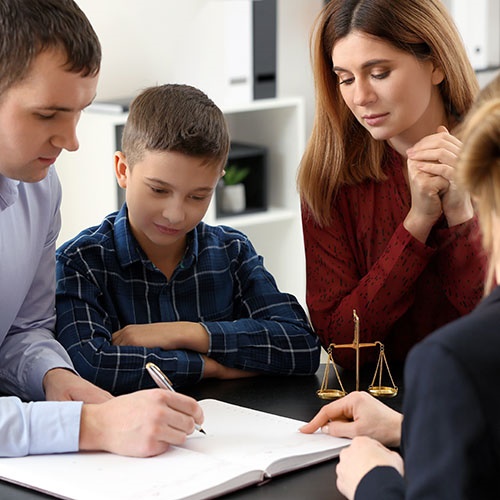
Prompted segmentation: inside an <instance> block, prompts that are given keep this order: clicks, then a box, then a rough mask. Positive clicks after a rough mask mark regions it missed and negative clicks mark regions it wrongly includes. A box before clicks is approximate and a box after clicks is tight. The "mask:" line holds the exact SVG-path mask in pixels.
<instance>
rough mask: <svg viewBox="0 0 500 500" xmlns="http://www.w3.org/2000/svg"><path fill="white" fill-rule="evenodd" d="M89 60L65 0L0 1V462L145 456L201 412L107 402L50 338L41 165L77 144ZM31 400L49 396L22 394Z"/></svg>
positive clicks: (48, 205) (153, 402)
mask: <svg viewBox="0 0 500 500" xmlns="http://www.w3.org/2000/svg"><path fill="white" fill-rule="evenodd" d="M100 63H101V47H100V44H99V40H98V38H97V36H96V34H95V32H94V30H93V28H92V26H91V25H90V23H89V21H88V19H87V18H86V16H85V15H84V14H83V12H82V11H81V10H80V9H79V8H78V6H77V5H76V3H74V2H73V1H72V0H1V2H0V393H2V394H9V395H11V396H9V397H2V398H0V456H2V457H4V456H19V455H26V454H34V453H58V452H70V451H77V450H78V449H82V450H83V449H86V450H89V449H92V450H107V451H112V452H116V453H121V454H125V455H139V456H147V455H154V454H157V453H161V452H163V451H165V450H166V449H167V448H168V443H174V444H179V443H181V442H183V440H184V439H185V438H186V435H187V434H188V433H190V432H192V431H193V430H194V424H195V422H198V423H201V420H202V418H203V417H202V411H201V408H200V407H199V405H198V404H197V403H196V401H194V400H193V399H191V398H187V397H186V396H183V395H181V394H173V393H170V392H167V391H162V390H160V389H158V390H156V391H154V390H151V391H142V392H141V393H137V394H131V395H127V396H123V397H120V398H112V397H111V395H110V394H109V393H107V392H106V391H103V390H102V389H100V388H98V387H96V386H94V385H92V384H90V383H89V382H88V381H86V380H84V379H82V378H81V377H79V376H78V375H77V374H76V373H75V372H74V369H73V366H72V364H71V361H70V359H69V357H68V355H67V353H66V351H65V350H64V348H63V347H62V346H61V345H60V344H59V343H58V342H57V341H56V340H55V339H54V328H55V314H54V310H55V293H54V292H55V290H54V289H55V241H56V238H57V234H58V232H59V228H60V215H59V205H60V201H61V188H60V185H59V181H58V179H57V175H56V172H55V170H54V167H53V166H52V164H53V163H54V161H55V160H56V158H57V157H58V156H59V154H60V152H61V151H62V150H63V149H67V150H69V151H73V150H75V149H77V148H78V141H77V139H76V135H75V129H76V124H77V122H78V119H79V116H80V113H81V111H82V109H84V108H85V107H86V106H88V104H90V102H91V101H92V100H93V99H94V96H95V92H96V87H97V80H98V74H99V69H100ZM42 399H47V400H53V401H38V402H34V403H33V402H31V403H24V402H23V401H22V400H25V401H28V400H42ZM55 400H59V401H57V402H56V401H55ZM63 400H64V401H63ZM82 401H85V402H86V403H92V404H82ZM97 403H100V404H97ZM118 418H119V419H121V424H120V425H119V426H117V425H116V420H117V419H118Z"/></svg>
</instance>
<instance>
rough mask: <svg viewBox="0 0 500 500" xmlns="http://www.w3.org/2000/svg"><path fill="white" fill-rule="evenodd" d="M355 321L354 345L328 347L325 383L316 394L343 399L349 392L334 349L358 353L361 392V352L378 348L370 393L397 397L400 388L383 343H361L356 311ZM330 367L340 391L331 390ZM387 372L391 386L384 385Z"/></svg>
mask: <svg viewBox="0 0 500 500" xmlns="http://www.w3.org/2000/svg"><path fill="white" fill-rule="evenodd" d="M352 313H353V319H354V340H353V342H352V344H330V345H329V346H328V351H327V352H328V362H327V364H326V367H325V374H324V376H323V382H322V384H321V388H320V389H319V390H318V391H316V394H317V395H318V396H319V397H320V398H322V399H336V398H341V397H343V396H345V395H346V394H347V391H346V390H345V389H344V386H343V385H342V380H341V379H340V375H339V372H338V370H337V366H336V365H335V361H334V359H333V350H334V349H354V350H355V351H356V391H359V350H360V349H361V348H364V347H378V348H379V355H378V360H377V366H376V368H375V373H374V374H373V379H372V382H371V384H370V385H369V386H368V392H369V393H370V394H371V395H372V396H375V397H388V398H392V397H394V396H396V394H397V393H398V388H397V386H396V384H395V383H394V380H393V378H392V375H391V370H390V369H389V365H388V363H387V357H386V355H385V350H384V344H382V342H379V341H376V342H366V343H360V342H359V316H358V315H357V314H356V309H354V310H353V311H352ZM330 366H332V367H333V369H334V370H335V375H336V377H337V382H338V384H339V386H340V389H329V388H328V381H329V377H330ZM384 368H385V370H387V373H388V375H389V378H390V380H391V384H392V385H391V386H388V385H383V384H382V375H383V371H384Z"/></svg>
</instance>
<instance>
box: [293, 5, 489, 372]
mask: <svg viewBox="0 0 500 500" xmlns="http://www.w3.org/2000/svg"><path fill="white" fill-rule="evenodd" d="M312 55H313V71H314V77H315V84H316V98H317V102H316V115H315V121H314V127H313V132H312V134H311V137H310V139H309V142H308V145H307V148H306V151H305V154H304V156H303V159H302V162H301V165H300V169H299V175H298V186H299V191H300V195H301V199H302V218H303V230H304V242H305V251H306V265H307V297H306V298H307V305H308V308H309V312H310V316H311V321H312V323H313V325H314V328H315V329H316V332H317V333H318V335H319V337H320V338H321V340H322V343H323V346H324V347H325V348H326V347H328V345H329V344H330V343H336V344H339V343H350V342H352V340H353V321H352V318H353V309H356V311H357V314H358V316H359V317H360V341H361V342H374V341H376V340H379V341H381V342H383V343H384V345H385V348H386V353H387V356H388V358H389V360H390V361H403V360H404V358H405V356H406V354H407V352H408V350H409V349H410V348H411V347H412V346H413V345H414V344H415V343H416V342H418V341H419V340H421V339H422V338H423V337H425V336H426V335H427V334H429V333H430V332H432V331H433V330H436V329H437V328H438V327H439V326H442V325H443V324H445V323H448V322H450V321H451V320H453V319H456V318H457V317H459V316H462V315H463V314H465V313H468V312H470V311H471V310H472V309H473V308H474V306H475V305H476V304H477V303H478V301H479V300H480V298H481V297H482V291H483V284H484V269H485V257H484V255H483V253H482V250H481V240H480V236H479V229H478V223H477V219H476V216H475V215H474V211H473V206H472V203H471V199H470V196H469V194H468V193H466V192H464V191H462V190H460V189H458V188H457V186H456V184H455V182H454V176H455V166H456V163H457V156H458V153H459V151H460V148H461V142H460V140H459V139H458V138H457V136H456V132H457V126H458V124H459V122H460V119H461V117H462V116H464V115H465V114H466V112H467V111H468V110H469V108H470V106H471V104H472V102H473V100H474V98H475V96H476V93H477V90H478V84H477V80H476V77H475V74H474V71H473V69H472V67H471V65H470V62H469V60H468V58H467V55H466V52H465V48H464V46H463V44H462V41H461V38H460V36H459V34H458V32H457V29H456V27H455V25H454V24H453V21H452V20H451V18H450V15H449V13H448V12H447V11H446V9H445V8H444V7H443V5H442V3H441V2H440V1H439V0H331V1H330V2H329V3H328V4H327V5H326V6H325V8H324V9H323V11H322V13H321V14H320V16H319V17H318V19H317V22H316V25H315V30H314V33H313V38H312ZM374 351H375V350H371V349H363V350H362V353H361V362H366V361H368V360H370V359H376V358H375V356H376V354H377V353H376V352H374ZM334 355H335V360H336V361H337V362H339V363H340V364H341V365H343V366H345V367H352V366H353V363H354V352H353V351H352V350H350V349H338V350H335V352H334Z"/></svg>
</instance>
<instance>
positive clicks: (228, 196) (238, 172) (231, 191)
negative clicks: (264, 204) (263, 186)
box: [220, 164, 250, 213]
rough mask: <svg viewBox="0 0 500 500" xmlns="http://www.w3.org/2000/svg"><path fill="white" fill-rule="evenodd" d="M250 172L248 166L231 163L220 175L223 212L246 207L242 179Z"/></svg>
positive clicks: (231, 211)
mask: <svg viewBox="0 0 500 500" xmlns="http://www.w3.org/2000/svg"><path fill="white" fill-rule="evenodd" d="M249 173H250V168H249V167H239V166H238V165H235V164H232V165H229V166H228V167H227V168H226V171H225V173H224V176H223V177H222V189H221V197H220V200H221V208H222V211H223V212H228V213H238V212H243V211H244V210H245V208H246V197H245V185H244V184H243V181H244V180H245V179H246V177H247V176H248V174H249Z"/></svg>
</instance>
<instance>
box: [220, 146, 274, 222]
mask: <svg viewBox="0 0 500 500" xmlns="http://www.w3.org/2000/svg"><path fill="white" fill-rule="evenodd" d="M230 169H236V170H239V171H246V172H247V175H246V177H245V178H244V179H243V180H242V181H241V184H243V186H244V193H245V196H244V198H245V200H244V202H242V203H243V204H241V205H239V204H238V203H237V204H236V206H235V205H233V206H231V203H229V204H228V203H227V202H226V201H225V200H226V194H225V192H224V191H225V190H226V189H227V188H228V186H227V185H226V182H225V181H224V178H222V179H221V180H220V182H219V184H218V186H217V191H216V200H215V207H216V217H217V218H219V217H227V216H231V215H241V214H248V213H254V212H264V211H266V210H267V148H265V147H263V146H259V145H256V144H247V143H242V142H231V147H230V150H229V155H228V161H227V165H226V168H225V170H226V171H228V170H230Z"/></svg>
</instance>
